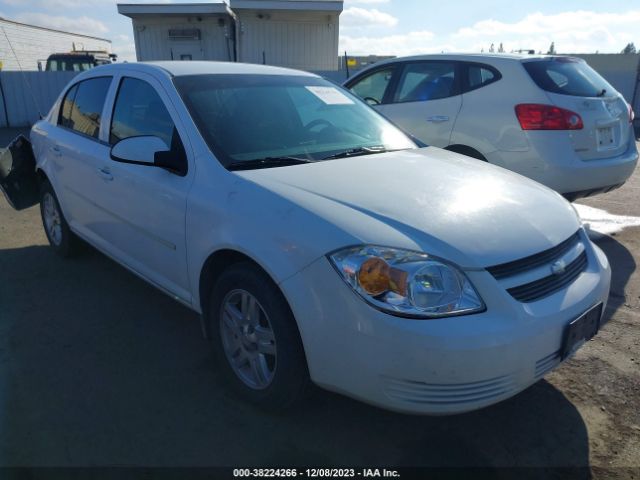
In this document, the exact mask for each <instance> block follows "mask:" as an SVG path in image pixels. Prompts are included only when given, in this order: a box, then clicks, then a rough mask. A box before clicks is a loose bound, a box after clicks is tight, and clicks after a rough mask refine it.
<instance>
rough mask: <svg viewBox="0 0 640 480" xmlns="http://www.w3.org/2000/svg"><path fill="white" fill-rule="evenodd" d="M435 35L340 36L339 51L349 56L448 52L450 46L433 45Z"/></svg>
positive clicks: (424, 33)
mask: <svg viewBox="0 0 640 480" xmlns="http://www.w3.org/2000/svg"><path fill="white" fill-rule="evenodd" d="M434 37H435V35H434V34H433V32H429V31H427V30H422V31H416V32H409V33H406V34H398V35H385V36H377V37H374V36H358V37H355V36H349V35H341V36H340V51H341V52H344V51H345V50H346V51H347V53H348V54H349V55H369V54H376V55H399V56H400V55H413V54H418V53H434V52H441V51H443V50H444V51H450V50H452V49H454V47H453V46H452V45H444V44H435V43H434V42H433V39H434Z"/></svg>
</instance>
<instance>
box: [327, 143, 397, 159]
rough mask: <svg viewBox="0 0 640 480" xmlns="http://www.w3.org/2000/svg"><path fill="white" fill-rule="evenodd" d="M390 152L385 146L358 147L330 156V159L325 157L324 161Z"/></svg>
mask: <svg viewBox="0 0 640 480" xmlns="http://www.w3.org/2000/svg"><path fill="white" fill-rule="evenodd" d="M387 151H388V150H387V149H386V148H384V147H383V146H380V147H358V148H351V149H349V150H345V151H343V152H338V153H334V154H333V155H329V156H328V157H324V158H323V160H331V159H333V158H346V157H357V156H358V155H373V154H376V153H384V152H387Z"/></svg>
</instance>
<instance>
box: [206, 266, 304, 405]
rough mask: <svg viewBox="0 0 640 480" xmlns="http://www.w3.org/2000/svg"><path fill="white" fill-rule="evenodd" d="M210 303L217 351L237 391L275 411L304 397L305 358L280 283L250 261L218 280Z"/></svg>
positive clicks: (209, 317)
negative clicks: (278, 285)
mask: <svg viewBox="0 0 640 480" xmlns="http://www.w3.org/2000/svg"><path fill="white" fill-rule="evenodd" d="M209 306H210V308H209V312H208V322H209V332H210V334H211V340H212V342H213V348H214V352H215V353H216V356H217V357H218V361H219V362H220V363H221V364H222V365H223V369H222V370H223V372H224V375H225V377H226V380H227V381H228V383H230V384H231V386H232V387H233V388H234V390H235V391H236V392H237V393H238V394H239V395H240V396H241V397H243V398H244V399H246V400H248V401H250V402H252V403H255V404H258V405H259V406H262V407H265V408H268V409H273V410H279V409H283V408H286V407H288V406H290V405H292V404H293V403H295V402H296V401H297V400H299V399H300V398H301V397H302V396H303V394H304V392H305V391H306V389H307V385H308V383H309V374H308V371H307V364H306V359H305V356H304V350H303V348H302V342H301V340H300V334H299V332H298V328H297V325H296V323H295V319H294V318H293V314H292V313H291V310H290V309H289V306H288V305H287V302H286V300H285V298H284V297H283V295H282V293H281V292H280V290H279V289H278V287H277V286H276V285H275V283H273V281H272V280H271V279H270V278H269V277H268V276H267V275H266V274H265V273H264V272H263V271H262V270H260V269H259V268H258V267H256V266H255V265H253V264H251V263H248V262H246V263H244V262H243V263H238V264H235V265H232V266H231V267H229V268H228V269H227V270H225V271H224V272H223V273H222V274H221V275H220V277H219V278H218V280H217V282H216V283H215V285H214V287H213V290H212V293H211V298H210V304H209Z"/></svg>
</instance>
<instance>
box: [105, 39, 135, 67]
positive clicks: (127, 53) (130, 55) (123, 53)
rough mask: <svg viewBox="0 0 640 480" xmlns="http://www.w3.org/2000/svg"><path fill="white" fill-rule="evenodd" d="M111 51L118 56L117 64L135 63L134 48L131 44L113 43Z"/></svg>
mask: <svg viewBox="0 0 640 480" xmlns="http://www.w3.org/2000/svg"><path fill="white" fill-rule="evenodd" d="M111 51H112V52H113V53H115V54H116V55H118V63H120V62H135V61H136V46H135V44H134V43H133V42H120V41H115V42H113V45H112V46H111Z"/></svg>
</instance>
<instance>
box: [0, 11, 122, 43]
mask: <svg viewBox="0 0 640 480" xmlns="http://www.w3.org/2000/svg"><path fill="white" fill-rule="evenodd" d="M0 21H2V22H7V23H13V24H14V25H20V26H21V27H30V28H37V29H38V30H45V31H48V32H56V33H64V34H66V35H74V36H76V37H84V38H92V39H94V40H101V41H103V42H109V43H111V40H109V39H108V38H101V37H94V36H93V35H85V34H84V33H76V32H66V31H64V30H56V29H55V28H47V27H41V26H39V25H31V24H29V23H21V22H15V21H13V20H9V19H8V18H4V17H0Z"/></svg>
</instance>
